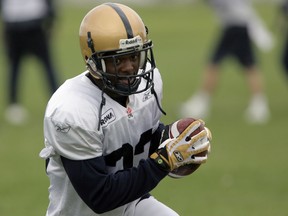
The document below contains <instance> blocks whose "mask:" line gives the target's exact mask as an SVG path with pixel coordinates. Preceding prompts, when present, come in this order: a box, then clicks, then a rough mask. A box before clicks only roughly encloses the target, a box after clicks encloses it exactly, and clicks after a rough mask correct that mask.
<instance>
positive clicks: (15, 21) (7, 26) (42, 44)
mask: <svg viewBox="0 0 288 216" xmlns="http://www.w3.org/2000/svg"><path fill="white" fill-rule="evenodd" d="M0 5H1V14H2V21H3V29H4V45H5V48H6V53H7V56H8V63H7V65H8V68H9V69H8V107H7V109H6V111H5V118H6V120H7V121H8V122H10V123H12V124H22V123H24V122H25V121H26V120H27V118H28V113H27V111H26V109H25V108H24V107H23V106H22V105H21V103H20V101H19V90H20V89H19V86H20V85H19V81H20V72H22V71H20V67H21V63H22V61H23V60H24V58H25V57H26V56H27V55H29V54H32V55H34V56H35V57H36V58H38V59H39V60H40V62H41V63H42V64H43V66H44V70H45V72H46V78H47V79H46V80H47V82H48V84H49V87H50V92H51V94H52V93H53V92H54V91H55V90H56V89H57V87H58V83H57V78H56V72H55V69H54V65H53V63H52V58H51V56H50V44H49V39H50V34H51V30H52V25H53V21H54V17H55V10H54V7H53V5H52V0H0Z"/></svg>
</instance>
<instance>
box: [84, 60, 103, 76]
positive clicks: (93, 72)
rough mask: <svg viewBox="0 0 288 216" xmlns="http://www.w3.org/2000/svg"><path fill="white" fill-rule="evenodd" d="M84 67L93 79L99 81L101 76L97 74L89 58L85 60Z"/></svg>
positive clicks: (94, 65) (93, 63)
mask: <svg viewBox="0 0 288 216" xmlns="http://www.w3.org/2000/svg"><path fill="white" fill-rule="evenodd" d="M86 67H87V69H88V70H89V72H90V73H91V75H92V76H93V77H95V78H96V79H100V78H101V77H102V74H101V73H99V72H98V70H97V67H96V64H95V62H94V61H93V60H92V59H91V58H87V60H86Z"/></svg>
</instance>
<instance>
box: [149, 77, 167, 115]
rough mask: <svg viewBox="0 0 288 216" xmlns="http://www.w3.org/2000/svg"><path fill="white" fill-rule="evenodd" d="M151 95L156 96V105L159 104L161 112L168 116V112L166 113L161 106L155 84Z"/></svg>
mask: <svg viewBox="0 0 288 216" xmlns="http://www.w3.org/2000/svg"><path fill="white" fill-rule="evenodd" d="M151 93H152V94H153V95H154V96H155V99H156V103H157V106H158V108H159V109H160V111H161V112H162V113H163V115H166V112H165V111H164V110H163V109H162V107H161V106H160V103H159V100H158V96H157V93H156V91H155V89H154V83H153V84H152V87H151Z"/></svg>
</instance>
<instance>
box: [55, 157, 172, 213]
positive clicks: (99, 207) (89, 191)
mask: <svg viewBox="0 0 288 216" xmlns="http://www.w3.org/2000/svg"><path fill="white" fill-rule="evenodd" d="M61 160H62V163H63V166H64V168H65V171H66V173H67V175H68V176H69V179H70V181H71V183H72V185H73V187H74V189H75V190H76V192H77V193H78V195H79V196H80V197H81V199H82V200H83V201H84V202H85V203H86V204H87V205H88V206H89V207H90V208H91V209H92V210H93V211H94V212H96V213H98V214H100V213H104V212H107V211H110V210H113V209H115V208H117V207H119V206H122V205H124V204H127V203H129V202H131V201H133V200H135V199H137V198H140V197H142V196H143V195H145V194H147V193H149V191H151V190H152V189H153V188H155V187H156V186H157V184H158V183H159V182H160V181H161V180H162V179H163V178H164V177H165V176H166V175H167V174H168V172H166V171H163V170H162V169H160V168H159V167H158V166H157V165H156V163H155V162H154V161H153V160H151V159H149V158H148V159H146V160H141V161H140V163H139V165H138V167H132V168H129V169H125V170H121V171H118V172H116V173H114V174H108V173H107V172H106V170H105V160H104V157H97V158H94V159H89V160H82V161H77V160H70V159H67V158H65V157H61Z"/></svg>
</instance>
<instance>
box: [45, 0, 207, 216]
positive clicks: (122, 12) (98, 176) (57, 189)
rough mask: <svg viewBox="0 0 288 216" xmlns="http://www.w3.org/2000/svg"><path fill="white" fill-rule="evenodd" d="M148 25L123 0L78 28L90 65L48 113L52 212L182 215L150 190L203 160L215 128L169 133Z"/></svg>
mask: <svg viewBox="0 0 288 216" xmlns="http://www.w3.org/2000/svg"><path fill="white" fill-rule="evenodd" d="M147 33H148V30H147V28H146V27H145V25H144V23H143V22H142V20H141V18H140V17H139V15H138V14H137V13H136V12H135V11H134V10H132V9H131V8H129V7H127V6H125V5H122V4H116V3H105V4H102V5H99V6H97V7H95V8H93V9H92V10H91V11H90V12H88V13H87V15H86V16H85V17H84V19H83V21H82V23H81V25H80V31H79V36H80V47H81V51H82V55H83V58H84V61H85V64H86V66H87V71H85V72H83V73H81V74H80V75H78V76H76V77H74V78H71V79H69V80H67V81H66V82H65V83H64V84H63V85H62V86H61V87H60V88H59V89H58V90H57V91H56V92H55V93H54V95H53V96H52V97H51V99H50V100H49V102H48V105H47V108H46V112H45V117H44V136H45V148H44V149H43V150H42V151H41V152H40V156H41V157H42V158H44V159H46V171H47V174H48V176H49V179H50V187H49V193H50V194H49V199H50V203H49V206H48V210H47V213H46V216H56V215H57V216H58V215H65V216H68V215H69V216H72V215H75V216H79V215H81V216H88V215H89V216H92V215H110V216H116V215H117V216H120V215H126V216H128V215H136V216H145V215H149V216H151V215H157V216H175V215H178V214H177V213H176V212H175V211H173V210H172V209H170V208H169V207H167V206H166V205H164V204H162V203H161V202H159V201H157V200H156V199H155V198H154V197H153V196H151V195H150V194H149V192H150V191H151V190H152V189H153V188H155V187H156V186H157V184H158V183H159V182H160V181H161V180H162V179H163V178H164V177H165V176H167V174H168V173H169V172H170V171H172V170H174V169H175V168H177V167H179V166H182V165H184V164H189V163H198V164H201V163H204V162H205V161H206V160H207V156H204V157H195V156H194V155H195V154H198V153H199V152H203V151H206V150H207V149H208V148H209V146H210V143H209V134H208V132H207V131H206V130H205V131H202V132H201V133H198V134H197V135H196V136H195V137H193V138H192V139H191V140H185V135H186V134H191V133H192V132H193V131H195V130H196V129H197V128H198V127H199V126H200V125H201V124H202V122H201V121H200V120H199V121H194V122H193V123H192V124H191V125H190V126H189V127H188V129H187V130H185V131H184V132H183V134H182V136H179V137H177V138H173V139H169V138H168V139H167V127H165V126H164V125H163V124H162V123H160V117H161V115H162V113H163V110H162V109H161V99H162V80H161V76H160V73H159V71H158V69H157V68H156V65H155V60H154V56H153V52H152V41H151V40H149V39H148V36H147ZM164 134H165V136H164ZM160 140H161V141H160ZM164 140H165V141H164ZM195 143H197V146H196V144H195ZM159 144H161V147H159ZM173 152H177V153H181V154H177V158H176V156H175V155H176V154H173ZM179 155H180V157H181V158H179Z"/></svg>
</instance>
